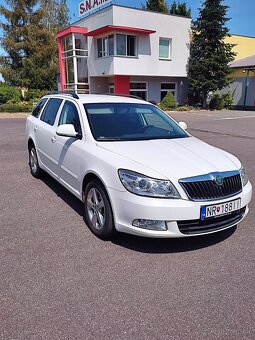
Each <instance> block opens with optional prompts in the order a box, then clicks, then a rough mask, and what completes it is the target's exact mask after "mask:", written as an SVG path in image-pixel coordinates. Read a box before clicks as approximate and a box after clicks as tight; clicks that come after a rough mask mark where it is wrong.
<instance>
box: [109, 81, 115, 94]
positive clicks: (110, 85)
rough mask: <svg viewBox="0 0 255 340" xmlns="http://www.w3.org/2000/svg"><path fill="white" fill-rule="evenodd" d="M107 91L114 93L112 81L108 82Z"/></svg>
mask: <svg viewBox="0 0 255 340" xmlns="http://www.w3.org/2000/svg"><path fill="white" fill-rule="evenodd" d="M109 93H110V94H114V82H112V81H111V82H109Z"/></svg>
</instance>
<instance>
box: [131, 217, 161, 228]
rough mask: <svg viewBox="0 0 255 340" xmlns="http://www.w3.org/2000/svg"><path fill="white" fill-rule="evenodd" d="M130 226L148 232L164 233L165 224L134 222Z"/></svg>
mask: <svg viewBox="0 0 255 340" xmlns="http://www.w3.org/2000/svg"><path fill="white" fill-rule="evenodd" d="M132 225H133V226H134V227H138V228H142V229H148V230H158V231H166V230H167V227H166V222H165V221H157V220H142V219H140V220H134V221H133V223H132Z"/></svg>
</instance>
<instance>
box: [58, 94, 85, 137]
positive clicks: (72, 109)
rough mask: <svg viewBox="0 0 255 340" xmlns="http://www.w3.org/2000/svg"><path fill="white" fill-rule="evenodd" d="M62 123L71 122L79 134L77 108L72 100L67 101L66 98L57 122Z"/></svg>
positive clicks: (79, 126)
mask: <svg viewBox="0 0 255 340" xmlns="http://www.w3.org/2000/svg"><path fill="white" fill-rule="evenodd" d="M63 124H73V126H74V129H75V131H76V132H77V133H79V134H81V124H80V119H79V114H78V111H77V108H76V106H75V105H74V104H73V103H72V102H69V101H68V100H67V101H66V102H65V104H64V106H63V109H62V111H61V115H60V118H59V122H58V125H63Z"/></svg>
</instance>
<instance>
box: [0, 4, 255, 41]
mask: <svg viewBox="0 0 255 340" xmlns="http://www.w3.org/2000/svg"><path fill="white" fill-rule="evenodd" d="M80 1H81V0H75V1H74V0H67V4H68V8H69V10H70V17H71V22H74V21H76V20H78V19H79V17H78V4H79V3H80ZM178 1H180V2H183V1H185V2H186V3H187V5H188V7H190V8H191V12H192V18H193V19H194V18H196V17H197V15H198V8H200V7H201V5H202V3H203V1H202V0H177V1H176V2H178ZM1 2H2V1H1V0H0V3H1ZM113 2H114V3H115V4H117V5H123V6H128V7H137V8H140V7H141V3H145V2H146V0H114V1H113ZM166 2H167V3H168V4H169V5H171V4H172V3H173V0H166ZM223 4H225V5H227V6H229V7H230V8H229V11H228V17H229V18H232V19H231V20H230V21H229V22H228V23H227V26H228V28H229V29H230V33H232V34H239V35H248V36H252V37H255V0H225V1H223Z"/></svg>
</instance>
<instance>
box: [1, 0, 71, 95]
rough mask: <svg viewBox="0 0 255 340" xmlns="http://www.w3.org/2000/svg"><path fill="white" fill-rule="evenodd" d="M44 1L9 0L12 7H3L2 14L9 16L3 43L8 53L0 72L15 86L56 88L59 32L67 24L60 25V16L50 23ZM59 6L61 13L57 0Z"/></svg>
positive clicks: (4, 29)
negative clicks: (57, 33) (57, 34)
mask: <svg viewBox="0 0 255 340" xmlns="http://www.w3.org/2000/svg"><path fill="white" fill-rule="evenodd" d="M42 2H43V1H36V0H6V3H7V5H8V7H7V8H6V7H4V6H0V14H2V15H3V16H4V17H5V22H2V23H1V27H2V29H3V37H2V39H1V40H2V46H3V48H4V50H5V53H6V56H5V57H2V58H1V59H0V72H1V73H2V75H3V78H4V80H5V81H6V82H7V83H8V84H10V85H12V86H20V87H27V88H38V89H51V88H54V87H55V86H56V80H55V78H56V74H57V72H58V59H57V44H56V37H55V33H56V31H57V30H58V29H60V28H62V27H63V25H64V22H63V23H62V26H58V25H59V22H57V21H56V18H58V15H57V14H56V15H55V14H54V15H55V16H54V18H53V19H52V20H50V18H49V12H48V11H47V8H46V6H45V4H43V3H42ZM47 2H48V3H50V2H52V3H53V1H47ZM64 3H65V2H64ZM55 5H56V7H55V10H56V11H57V10H58V9H59V8H60V4H59V5H58V4H57V3H56V2H55V1H54V6H55ZM55 13H57V12H55ZM50 15H52V13H50ZM61 20H62V19H61Z"/></svg>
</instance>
